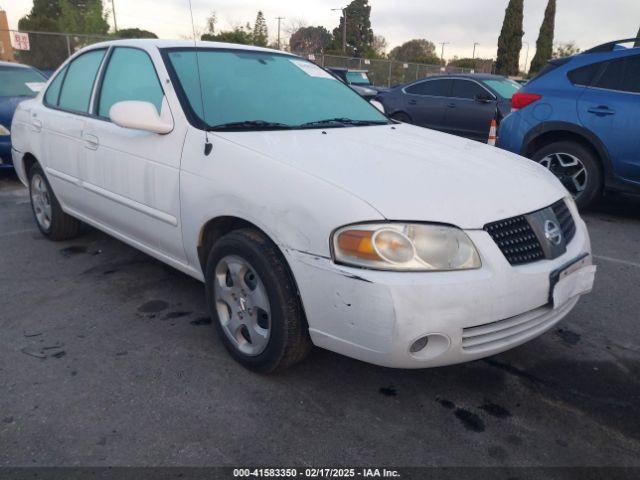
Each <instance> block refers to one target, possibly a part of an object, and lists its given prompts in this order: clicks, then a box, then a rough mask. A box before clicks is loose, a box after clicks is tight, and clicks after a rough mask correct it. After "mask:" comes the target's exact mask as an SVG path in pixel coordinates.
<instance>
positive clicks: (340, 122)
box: [298, 117, 389, 128]
mask: <svg viewBox="0 0 640 480" xmlns="http://www.w3.org/2000/svg"><path fill="white" fill-rule="evenodd" d="M388 124H389V122H387V121H383V120H354V119H353V118H342V117H337V118H327V119H324V120H316V121H313V122H307V123H303V124H302V125H299V126H298V128H314V127H344V126H346V125H352V126H357V127H364V126H369V125H388Z"/></svg>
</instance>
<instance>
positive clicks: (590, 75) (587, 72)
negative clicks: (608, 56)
mask: <svg viewBox="0 0 640 480" xmlns="http://www.w3.org/2000/svg"><path fill="white" fill-rule="evenodd" d="M600 68H602V63H592V64H591V65H586V66H584V67H580V68H576V69H575V70H571V71H570V72H569V73H568V74H567V76H568V77H569V80H570V81H571V83H573V84H574V85H582V86H585V87H588V86H589V85H591V83H592V82H593V80H594V79H595V78H596V75H597V74H598V72H599V71H600Z"/></svg>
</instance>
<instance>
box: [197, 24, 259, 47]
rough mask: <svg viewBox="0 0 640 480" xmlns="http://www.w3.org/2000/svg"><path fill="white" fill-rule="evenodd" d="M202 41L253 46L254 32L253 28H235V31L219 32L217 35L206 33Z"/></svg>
mask: <svg viewBox="0 0 640 480" xmlns="http://www.w3.org/2000/svg"><path fill="white" fill-rule="evenodd" d="M200 39H201V40H206V41H210V42H227V43H239V44H242V45H252V44H253V32H252V31H251V28H250V27H249V28H247V27H239V26H238V27H235V28H234V29H233V30H228V31H226V32H219V33H217V34H215V35H212V34H210V33H205V34H204V35H202V37H201V38H200Z"/></svg>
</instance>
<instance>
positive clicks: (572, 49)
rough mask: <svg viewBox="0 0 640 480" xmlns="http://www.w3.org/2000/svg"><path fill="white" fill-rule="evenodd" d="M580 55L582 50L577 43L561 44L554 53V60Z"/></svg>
mask: <svg viewBox="0 0 640 480" xmlns="http://www.w3.org/2000/svg"><path fill="white" fill-rule="evenodd" d="M576 53H580V49H579V48H578V47H577V46H576V44H575V42H565V43H559V44H558V46H557V47H556V49H555V50H554V52H553V58H564V57H570V56H572V55H575V54H576Z"/></svg>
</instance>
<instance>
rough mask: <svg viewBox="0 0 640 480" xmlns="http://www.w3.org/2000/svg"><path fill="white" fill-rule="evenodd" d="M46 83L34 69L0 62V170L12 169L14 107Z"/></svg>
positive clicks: (34, 93) (42, 76)
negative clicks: (11, 130)
mask: <svg viewBox="0 0 640 480" xmlns="http://www.w3.org/2000/svg"><path fill="white" fill-rule="evenodd" d="M46 81H47V79H46V78H45V76H44V75H43V74H42V73H40V72H39V71H37V70H35V69H34V68H31V67H28V66H26V65H20V64H17V63H8V62H0V169H5V168H13V162H12V161H11V132H10V129H11V120H12V119H13V112H14V111H15V109H16V106H18V104H19V103H20V102H22V101H23V100H25V99H27V98H31V97H35V96H36V94H37V93H38V91H39V89H40V88H41V87H42V86H43V85H44V82H46Z"/></svg>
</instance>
